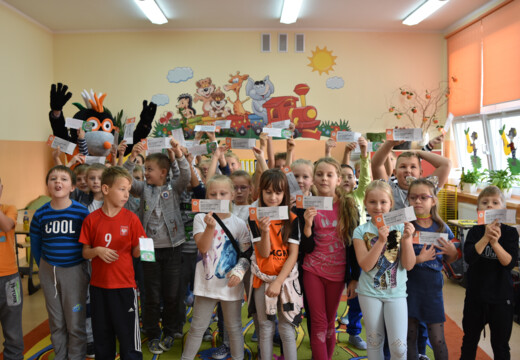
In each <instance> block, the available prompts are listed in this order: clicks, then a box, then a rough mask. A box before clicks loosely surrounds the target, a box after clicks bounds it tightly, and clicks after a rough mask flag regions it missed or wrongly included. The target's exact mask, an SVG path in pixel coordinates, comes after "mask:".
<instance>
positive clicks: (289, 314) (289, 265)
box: [249, 169, 303, 360]
mask: <svg viewBox="0 0 520 360" xmlns="http://www.w3.org/2000/svg"><path fill="white" fill-rule="evenodd" d="M258 205H259V206H260V207H275V206H285V207H286V209H287V210H286V211H287V212H289V209H290V194H289V184H288V181H287V177H286V176H285V174H284V173H283V172H282V171H280V170H278V169H270V170H267V171H265V172H263V173H262V176H261V177H260V197H259V201H258ZM287 215H288V216H287V217H286V219H285V220H271V219H270V218H269V217H268V216H264V217H261V218H260V219H258V220H252V219H250V220H249V227H250V229H251V234H252V241H253V244H254V246H255V256H254V257H253V260H252V264H251V272H252V273H253V275H254V277H253V284H252V287H253V289H252V292H253V296H251V297H250V298H251V299H252V300H254V305H255V308H256V314H257V317H258V324H259V331H260V337H259V343H260V352H261V354H262V358H265V359H271V358H272V356H273V335H274V332H275V318H276V315H277V314H278V329H279V332H280V338H281V340H282V344H283V354H284V357H285V359H288V360H296V359H297V354H296V340H295V337H294V327H295V326H298V325H299V324H300V322H301V309H302V307H303V299H302V293H301V290H300V285H299V282H298V265H297V264H296V260H297V258H298V247H299V244H300V239H299V227H298V218H297V217H296V215H294V214H293V213H290V212H289V213H288V214H287ZM250 305H253V304H250ZM253 311H254V310H253Z"/></svg>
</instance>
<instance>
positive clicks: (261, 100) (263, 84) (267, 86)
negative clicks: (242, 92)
mask: <svg viewBox="0 0 520 360" xmlns="http://www.w3.org/2000/svg"><path fill="white" fill-rule="evenodd" d="M273 93H274V85H273V83H272V82H271V80H269V75H267V76H266V77H265V78H264V80H259V81H254V80H253V79H252V78H249V79H247V85H246V95H247V96H249V97H250V98H251V99H253V105H252V107H253V112H254V113H255V114H256V115H258V116H260V117H261V118H262V119H263V120H264V124H265V125H267V109H266V108H264V106H263V105H264V104H265V102H266V101H267V100H269V99H270V98H271V95H272V94H273Z"/></svg>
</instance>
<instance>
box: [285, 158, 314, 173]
mask: <svg viewBox="0 0 520 360" xmlns="http://www.w3.org/2000/svg"><path fill="white" fill-rule="evenodd" d="M301 165H306V166H308V167H310V168H311V173H313V172H314V164H313V163H312V161H310V160H307V159H298V160H295V161H293V162H292V163H291V170H294V168H295V167H296V166H301Z"/></svg>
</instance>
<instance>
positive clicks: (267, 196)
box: [262, 186, 284, 206]
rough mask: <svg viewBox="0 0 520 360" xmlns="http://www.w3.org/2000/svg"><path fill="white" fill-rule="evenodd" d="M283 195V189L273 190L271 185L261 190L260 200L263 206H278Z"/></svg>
mask: <svg viewBox="0 0 520 360" xmlns="http://www.w3.org/2000/svg"><path fill="white" fill-rule="evenodd" d="M283 196H284V192H283V191H275V190H274V189H273V187H272V186H269V187H268V188H267V189H264V190H262V200H263V202H264V204H265V206H280V204H281V203H282V201H283Z"/></svg>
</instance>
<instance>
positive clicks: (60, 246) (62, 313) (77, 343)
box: [30, 165, 89, 360]
mask: <svg viewBox="0 0 520 360" xmlns="http://www.w3.org/2000/svg"><path fill="white" fill-rule="evenodd" d="M46 183H47V189H48V191H49V194H50V196H51V201H50V202H49V203H47V204H45V205H43V206H42V207H40V208H39V209H38V210H37V211H36V213H35V214H34V217H33V220H32V222H31V228H30V236H31V250H32V252H33V256H34V260H35V261H36V263H37V264H38V266H39V269H40V283H41V287H42V289H43V293H44V296H45V304H46V307H47V312H48V314H49V327H50V330H51V342H52V345H53V347H54V353H55V359H57V360H62V359H77V360H80V359H81V360H84V359H85V355H86V350H87V334H86V331H85V301H86V296H87V285H88V282H89V276H88V263H87V262H86V261H85V259H83V256H82V249H83V246H82V245H81V244H80V243H79V241H78V239H79V235H80V232H81V225H82V224H83V220H84V219H85V217H86V216H87V215H88V210H87V208H86V207H85V206H83V205H81V204H80V203H78V202H76V201H74V200H71V199H70V198H69V196H70V193H71V192H72V191H74V188H75V184H76V175H75V174H74V172H73V171H72V170H70V169H69V168H68V167H66V166H63V165H58V166H55V167H53V168H52V169H51V170H50V171H49V172H48V173H47V178H46Z"/></svg>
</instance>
